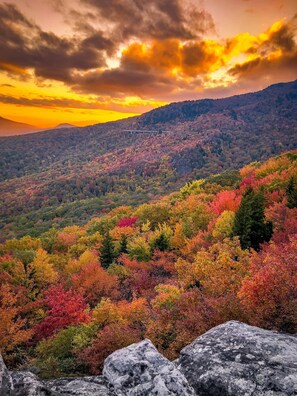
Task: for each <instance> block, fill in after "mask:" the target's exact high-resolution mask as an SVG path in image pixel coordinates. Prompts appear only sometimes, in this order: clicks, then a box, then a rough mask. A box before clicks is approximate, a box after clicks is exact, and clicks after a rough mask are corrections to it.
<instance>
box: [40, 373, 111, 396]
mask: <svg viewBox="0 0 297 396" xmlns="http://www.w3.org/2000/svg"><path fill="white" fill-rule="evenodd" d="M45 384H46V386H47V387H48V388H49V389H51V391H53V392H55V394H57V395H61V396H66V395H67V396H70V395H71V396H116V394H115V393H114V392H113V391H112V389H111V386H110V385H109V384H108V382H107V381H106V379H105V378H104V377H82V378H62V379H57V380H53V381H45Z"/></svg>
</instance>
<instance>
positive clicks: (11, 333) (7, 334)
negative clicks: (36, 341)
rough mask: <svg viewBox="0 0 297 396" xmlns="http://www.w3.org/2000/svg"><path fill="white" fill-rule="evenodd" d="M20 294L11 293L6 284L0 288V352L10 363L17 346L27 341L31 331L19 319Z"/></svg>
mask: <svg viewBox="0 0 297 396" xmlns="http://www.w3.org/2000/svg"><path fill="white" fill-rule="evenodd" d="M22 297H23V296H22V293H21V291H19V292H17V293H16V292H13V290H12V288H11V287H10V286H9V285H8V284H3V285H1V287H0V318H1V320H0V350H1V353H2V355H3V358H4V359H5V360H6V361H8V362H9V361H10V359H13V358H14V357H15V356H13V352H14V350H15V348H16V347H17V346H19V345H20V344H22V343H24V342H26V341H28V340H29V339H30V338H31V336H32V330H28V328H27V320H26V319H23V318H21V313H22V309H21V307H22V306H23V304H22V303H23V299H22Z"/></svg>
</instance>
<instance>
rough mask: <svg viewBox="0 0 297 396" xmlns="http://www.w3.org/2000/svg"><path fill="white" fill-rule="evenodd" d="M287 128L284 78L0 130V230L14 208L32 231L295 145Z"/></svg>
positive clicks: (289, 100)
mask: <svg viewBox="0 0 297 396" xmlns="http://www.w3.org/2000/svg"><path fill="white" fill-rule="evenodd" d="M133 130H140V131H141V132H146V131H147V130H150V131H151V130H154V131H156V132H154V133H151V132H150V133H137V132H129V131H133ZM165 131H169V132H165ZM296 132H297V81H294V82H291V83H283V84H277V85H274V86H271V87H268V88H267V89H265V90H263V91H260V92H257V93H250V94H244V95H240V96H237V97H229V98H227V99H216V100H202V101H189V102H177V103H175V104H170V105H167V106H164V107H160V108H158V109H154V110H152V111H151V112H149V113H146V114H143V115H141V116H136V117H131V118H129V119H124V120H120V121H113V122H110V123H106V124H95V125H92V126H88V127H80V128H66V129H56V130H52V131H44V132H40V133H37V134H30V135H26V136H18V137H9V138H1V147H0V154H1V160H0V188H1V191H2V193H1V196H0V204H2V205H1V206H2V208H1V210H0V224H1V225H0V228H1V227H2V231H0V234H1V232H2V234H3V233H4V234H5V235H8V234H9V235H10V232H7V231H5V227H6V226H7V225H8V224H12V227H13V229H16V228H15V225H16V224H19V222H20V221H24V218H23V216H25V218H26V219H27V220H28V218H30V219H31V220H30V221H29V220H28V221H26V224H31V225H32V227H33V229H34V232H37V230H38V228H39V227H40V228H41V229H43V230H44V229H45V228H46V227H48V225H51V224H52V223H53V222H57V224H62V225H65V224H68V223H67V222H70V224H71V222H73V221H75V222H77V221H78V222H79V223H80V222H83V221H86V220H88V219H89V218H90V217H92V216H94V215H96V214H98V212H100V211H101V210H104V211H106V210H110V209H111V208H113V207H115V206H119V205H122V204H131V205H134V204H138V203H140V202H145V201H149V200H151V199H155V198H158V197H160V196H162V195H164V194H166V193H168V192H170V191H174V190H175V189H177V188H179V187H181V186H182V185H183V184H185V183H186V182H188V181H191V180H194V179H199V178H207V177H208V176H210V175H211V174H218V173H221V172H223V171H224V170H232V169H233V170H236V169H239V168H240V167H242V166H244V165H245V164H247V163H250V162H253V161H259V160H260V161H262V160H265V159H267V158H268V157H270V156H273V155H277V154H279V153H282V152H284V151H289V150H292V149H295V148H296V147H297V133H296ZM20 161H21V163H22V165H21V166H20ZM11 194H14V200H11ZM57 213H63V216H60V214H58V215H57ZM21 219H23V220H21ZM40 219H43V220H42V222H40ZM37 224H40V226H37ZM19 225H20V224H19ZM21 228H22V227H18V230H21ZM27 231H28V230H26V232H27ZM18 232H20V231H18ZM12 235H14V234H12Z"/></svg>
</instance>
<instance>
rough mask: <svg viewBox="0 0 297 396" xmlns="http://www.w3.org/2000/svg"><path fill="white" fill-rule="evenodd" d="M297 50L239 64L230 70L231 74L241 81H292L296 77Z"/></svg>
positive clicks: (268, 82)
mask: <svg viewBox="0 0 297 396" xmlns="http://www.w3.org/2000/svg"><path fill="white" fill-rule="evenodd" d="M296 70H297V51H293V52H290V53H287V54H284V55H283V56H280V57H275V58H273V57H264V58H261V57H259V58H256V59H254V60H251V61H247V62H244V63H242V64H237V65H235V66H234V67H232V68H231V69H230V70H229V74H231V75H232V76H235V77H237V78H238V79H239V80H240V81H243V80H245V81H247V80H249V81H259V80H265V82H266V85H268V84H270V83H272V82H276V81H284V80H287V81H290V80H294V79H296Z"/></svg>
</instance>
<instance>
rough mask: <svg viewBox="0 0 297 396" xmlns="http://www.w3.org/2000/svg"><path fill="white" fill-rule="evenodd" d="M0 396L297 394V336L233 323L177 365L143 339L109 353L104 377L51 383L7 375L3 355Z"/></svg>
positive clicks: (211, 332) (29, 375)
mask: <svg viewBox="0 0 297 396" xmlns="http://www.w3.org/2000/svg"><path fill="white" fill-rule="evenodd" d="M0 396H297V336H296V335H288V334H281V333H277V332H273V331H267V330H263V329H260V328H258V327H253V326H249V325H246V324H244V323H240V322H235V321H231V322H227V323H224V324H222V325H220V326H217V327H215V328H213V329H211V330H209V331H208V332H207V333H205V334H203V335H202V336H200V337H198V338H197V339H196V340H195V341H194V342H193V343H192V344H190V345H188V346H187V347H185V348H184V349H183V350H182V351H181V354H180V357H179V359H177V360H176V361H174V362H170V361H169V360H168V359H166V358H165V357H164V356H162V355H161V354H160V353H159V352H158V351H157V349H156V348H155V347H154V345H153V344H152V343H151V341H149V340H144V341H141V342H139V343H137V344H132V345H130V346H128V347H126V348H123V349H120V350H118V351H116V352H114V353H113V354H111V355H110V356H109V357H108V358H107V359H106V360H105V363H104V369H103V375H102V376H94V377H81V378H60V379H55V380H50V381H42V380H40V379H39V378H38V377H37V376H36V375H35V374H33V373H31V372H29V371H18V372H9V371H8V370H7V368H6V366H5V364H4V362H3V360H2V357H1V355H0Z"/></svg>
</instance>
